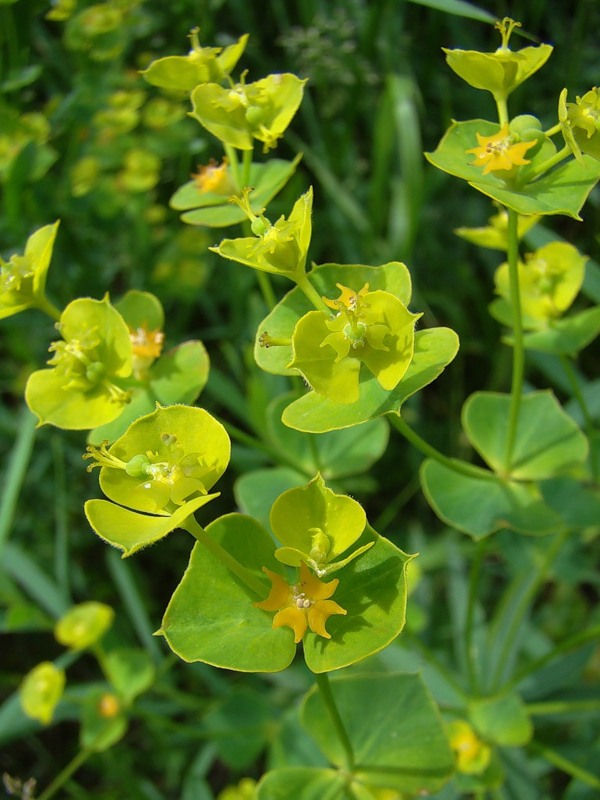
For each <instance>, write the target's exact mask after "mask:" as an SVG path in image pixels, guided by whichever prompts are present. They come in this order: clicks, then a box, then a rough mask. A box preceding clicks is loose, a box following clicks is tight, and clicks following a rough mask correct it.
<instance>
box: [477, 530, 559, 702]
mask: <svg viewBox="0 0 600 800" xmlns="http://www.w3.org/2000/svg"><path fill="white" fill-rule="evenodd" d="M570 533H571V532H570V531H569V530H568V529H567V530H564V531H561V532H560V533H558V534H557V535H556V536H555V538H554V541H553V542H552V543H551V544H550V546H549V547H548V548H547V549H546V552H545V554H544V559H543V561H542V563H541V565H540V567H539V569H538V573H537V575H536V576H535V579H534V580H532V581H531V583H530V585H529V587H528V588H527V591H525V592H524V593H523V596H522V597H521V600H520V602H519V604H518V606H517V607H516V609H515V610H514V611H513V612H512V618H511V621H510V626H509V628H508V632H507V634H506V637H505V643H504V647H503V648H502V652H501V653H500V656H499V657H498V660H497V662H496V669H495V671H494V674H493V676H492V681H491V685H492V687H493V689H496V690H499V689H500V688H503V687H501V686H500V685H499V684H500V680H501V678H502V673H503V671H504V668H505V665H506V662H507V661H508V659H509V657H510V654H511V652H512V650H513V644H514V641H515V639H516V637H517V636H518V634H519V630H520V629H521V626H522V624H523V620H524V618H525V615H526V614H527V612H528V611H529V608H530V606H531V603H532V602H533V598H534V596H535V594H536V592H537V590H538V589H539V587H540V586H541V585H542V583H543V582H544V580H545V578H546V573H547V572H548V570H549V569H550V566H551V565H552V562H553V561H554V559H555V558H556V556H557V554H558V552H559V550H560V548H561V547H562V546H563V544H564V542H565V540H566V539H567V538H568V536H569V535H570Z"/></svg>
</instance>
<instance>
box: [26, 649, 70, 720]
mask: <svg viewBox="0 0 600 800" xmlns="http://www.w3.org/2000/svg"><path fill="white" fill-rule="evenodd" d="M64 688H65V673H64V672H63V670H62V669H59V668H58V667H55V666H54V664H53V663H52V662H51V661H43V662H42V663H41V664H38V665H37V667H34V668H33V669H32V670H31V672H29V673H28V674H27V675H26V676H25V678H24V679H23V683H22V684H21V688H20V689H19V699H20V701H21V707H22V709H23V711H24V712H25V713H26V714H27V716H28V717H31V718H32V719H37V720H39V721H40V722H41V723H42V725H49V724H50V722H51V721H52V715H53V714H54V709H55V708H56V705H57V703H58V701H59V700H60V698H61V697H62V693H63V690H64Z"/></svg>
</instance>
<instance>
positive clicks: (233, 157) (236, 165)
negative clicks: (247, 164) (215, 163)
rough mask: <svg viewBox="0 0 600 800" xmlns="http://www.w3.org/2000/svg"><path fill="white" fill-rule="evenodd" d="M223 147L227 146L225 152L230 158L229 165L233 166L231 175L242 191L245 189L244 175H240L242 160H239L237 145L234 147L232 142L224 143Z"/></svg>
mask: <svg viewBox="0 0 600 800" xmlns="http://www.w3.org/2000/svg"><path fill="white" fill-rule="evenodd" d="M223 147H224V148H225V153H226V154H227V158H228V159H229V165H230V167H231V176H232V178H233V181H234V183H235V185H236V187H237V189H238V191H240V192H241V191H242V189H243V184H242V176H241V175H240V162H239V160H238V157H237V153H236V151H235V147H232V146H231V145H230V144H224V145H223Z"/></svg>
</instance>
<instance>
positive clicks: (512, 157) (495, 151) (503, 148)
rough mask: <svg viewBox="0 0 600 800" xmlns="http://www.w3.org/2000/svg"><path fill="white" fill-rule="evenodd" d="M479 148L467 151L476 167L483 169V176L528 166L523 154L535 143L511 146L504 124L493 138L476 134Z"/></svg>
mask: <svg viewBox="0 0 600 800" xmlns="http://www.w3.org/2000/svg"><path fill="white" fill-rule="evenodd" d="M477 141H478V142H479V147H473V148H471V150H467V153H473V155H474V156H475V161H474V162H473V163H474V164H475V166H477V167H483V174H484V175H487V174H488V172H496V171H497V170H511V169H512V168H513V167H514V166H521V165H522V164H529V160H528V159H526V158H524V156H525V153H526V152H527V151H528V150H529V148H530V147H534V146H535V145H536V142H535V141H533V142H516V143H514V144H513V140H512V137H511V135H510V133H509V130H508V124H507V123H505V124H504V125H503V126H502V127H501V128H500V130H499V131H498V133H495V134H494V135H493V136H481V134H479V133H478V134H477Z"/></svg>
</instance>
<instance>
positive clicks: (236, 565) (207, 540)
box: [181, 516, 265, 597]
mask: <svg viewBox="0 0 600 800" xmlns="http://www.w3.org/2000/svg"><path fill="white" fill-rule="evenodd" d="M181 527H182V528H183V529H184V530H186V531H187V532H188V533H191V534H192V536H193V537H194V539H197V541H199V542H200V544H201V545H202V546H203V547H206V549H207V550H208V551H209V552H210V553H211V555H213V556H214V557H215V558H216V559H218V560H219V561H220V562H221V564H223V566H224V567H226V568H227V569H228V570H229V571H230V572H231V573H233V575H235V576H236V578H239V579H240V580H241V581H242V583H244V584H246V586H247V587H248V588H249V589H251V590H252V591H253V592H255V593H256V594H257V595H258V596H259V597H262V596H263V595H264V593H265V586H264V584H263V582H262V581H261V580H260V579H259V578H257V577H256V576H255V575H254V573H252V572H251V571H250V570H249V569H246V567H244V566H242V564H240V562H239V561H237V559H235V558H234V557H233V556H232V555H230V554H229V553H228V552H227V550H225V549H224V548H223V547H221V545H220V544H218V543H217V542H215V540H214V539H212V538H211V537H210V536H209V535H208V533H206V531H205V530H204V528H203V527H202V526H201V525H199V524H198V523H197V522H196V519H195V518H194V517H193V516H189V517H188V518H187V519H186V521H185V522H184V524H183V525H182V526H181Z"/></svg>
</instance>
